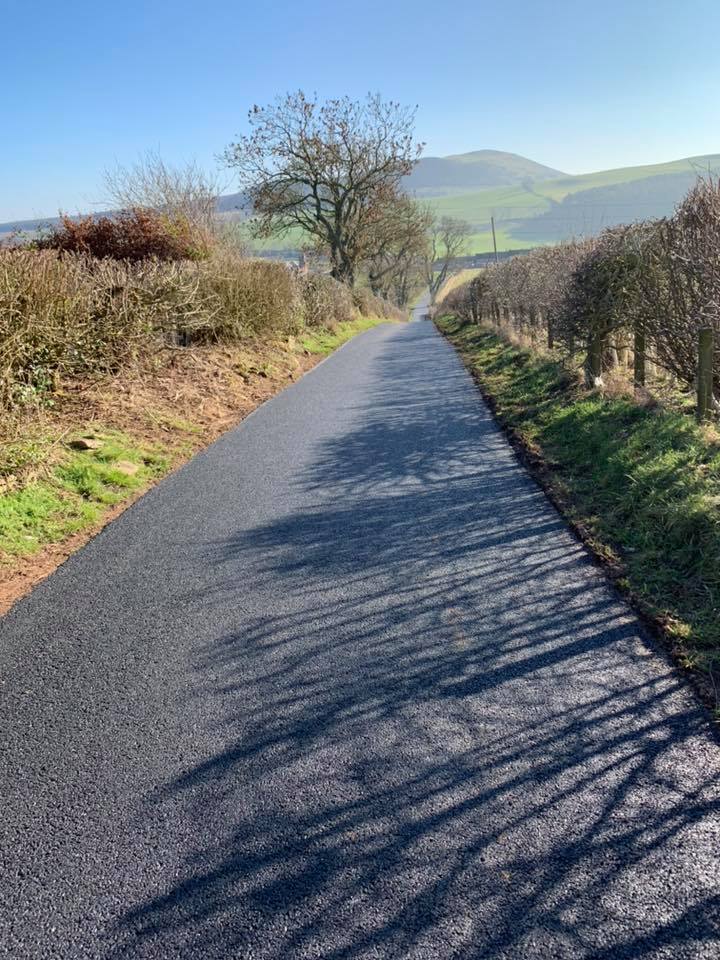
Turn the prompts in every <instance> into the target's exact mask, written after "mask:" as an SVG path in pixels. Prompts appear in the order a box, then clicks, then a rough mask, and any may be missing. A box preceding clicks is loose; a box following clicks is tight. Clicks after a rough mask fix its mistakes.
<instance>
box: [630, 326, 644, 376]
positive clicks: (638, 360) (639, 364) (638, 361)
mask: <svg viewBox="0 0 720 960" xmlns="http://www.w3.org/2000/svg"><path fill="white" fill-rule="evenodd" d="M633 381H634V383H635V386H636V387H644V386H645V331H644V330H641V329H640V327H635V343H634V346H633Z"/></svg>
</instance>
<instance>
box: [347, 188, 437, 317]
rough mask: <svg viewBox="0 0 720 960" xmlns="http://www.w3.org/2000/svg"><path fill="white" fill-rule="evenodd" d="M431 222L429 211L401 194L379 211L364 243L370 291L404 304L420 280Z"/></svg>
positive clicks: (401, 304)
mask: <svg viewBox="0 0 720 960" xmlns="http://www.w3.org/2000/svg"><path fill="white" fill-rule="evenodd" d="M431 224H432V215H431V213H430V212H429V211H428V210H427V209H426V208H424V207H423V206H421V205H420V204H418V203H417V202H416V201H415V200H413V199H412V198H411V197H408V196H406V195H404V194H401V195H399V196H397V198H396V199H395V200H394V201H393V202H391V203H389V204H388V205H387V206H386V207H385V208H384V209H382V210H381V211H380V212H379V215H378V217H377V219H376V221H375V222H374V223H373V224H371V225H370V229H369V236H368V238H367V240H366V243H365V246H366V255H365V264H364V265H365V269H366V271H367V275H368V281H369V283H370V287H371V289H372V291H373V293H375V294H378V295H380V296H382V297H385V298H386V299H389V300H393V301H394V302H395V303H397V304H398V305H399V306H405V304H406V303H407V302H408V301H409V299H410V297H411V295H412V293H413V291H414V289H415V288H416V287H417V286H419V285H420V284H421V283H422V277H423V265H424V263H425V257H426V255H427V249H428V231H429V229H430V227H431Z"/></svg>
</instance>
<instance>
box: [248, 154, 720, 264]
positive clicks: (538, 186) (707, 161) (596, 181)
mask: <svg viewBox="0 0 720 960" xmlns="http://www.w3.org/2000/svg"><path fill="white" fill-rule="evenodd" d="M465 162H473V161H472V154H468V159H467V161H465ZM718 169H720V155H718V154H709V155H707V156H703V157H688V158H686V159H684V160H673V161H671V162H669V163H654V164H646V165H643V166H637V167H619V168H617V169H613V170H598V171H596V172H594V173H583V174H578V175H577V176H566V177H557V178H555V179H552V180H535V181H532V182H531V183H529V184H528V186H527V187H526V186H523V185H522V184H518V185H516V186H503V187H489V188H487V187H486V188H482V189H478V190H469V191H466V192H457V191H455V190H452V189H449V190H448V192H447V193H446V194H445V195H443V196H431V195H429V193H428V192H427V190H423V191H422V193H423V196H422V197H421V199H422V200H423V202H427V203H429V204H430V205H431V206H432V207H433V208H434V209H435V210H436V211H437V213H438V214H439V215H440V216H448V217H456V218H458V219H461V220H467V221H468V222H469V223H470V224H471V225H472V226H473V233H472V235H471V236H470V237H469V240H468V244H467V252H468V253H490V252H491V251H492V249H493V243H492V233H491V232H490V217H491V216H494V217H495V227H496V236H497V244H498V250H500V251H505V250H517V249H523V248H526V247H529V246H537V245H538V244H540V245H542V244H543V243H554V242H556V241H555V240H554V239H553V238H552V237H548V239H547V240H543V239H542V238H541V239H540V240H539V241H538V240H537V239H533V240H528V239H527V237H523V236H521V235H519V234H518V235H517V236H515V234H514V233H513V224H512V222H511V221H514V220H529V219H533V218H534V217H537V216H539V215H540V214H543V213H546V212H547V211H548V210H550V209H551V207H552V205H553V202H555V203H560V202H561V201H562V200H563V199H564V198H565V197H567V196H569V195H570V194H573V193H579V192H581V191H583V190H592V189H594V188H596V187H607V186H613V185H616V184H625V183H631V182H633V181H636V180H644V179H646V178H647V177H657V176H663V175H665V174H677V173H687V172H697V173H702V172H707V171H708V170H715V171H717V170H718ZM237 230H238V233H239V235H240V236H241V237H242V239H243V241H244V242H245V243H246V244H247V245H248V247H249V248H250V249H251V250H253V251H256V252H258V253H260V252H267V251H270V250H293V249H296V248H298V247H300V246H301V245H302V243H303V239H304V237H303V232H302V231H301V230H299V229H293V230H290V231H288V233H287V234H285V235H283V236H282V237H270V238H266V239H263V240H258V239H256V238H253V237H251V235H250V233H249V230H248V227H247V224H239V225H238V226H237ZM305 239H306V238H305Z"/></svg>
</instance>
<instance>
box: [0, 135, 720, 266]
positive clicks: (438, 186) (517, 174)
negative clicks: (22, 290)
mask: <svg viewBox="0 0 720 960" xmlns="http://www.w3.org/2000/svg"><path fill="white" fill-rule="evenodd" d="M708 173H712V174H715V175H718V174H720V154H709V155H706V156H701V157H687V158H685V159H683V160H673V161H671V162H670V163H658V164H650V165H646V166H638V167H621V168H618V169H615V170H600V171H598V172H597V173H585V174H580V175H578V176H570V175H568V174H564V173H560V172H559V171H558V170H553V169H552V168H551V167H546V166H544V165H543V164H540V163H535V162H534V161H533V160H528V159H527V158H526V157H521V156H518V154H514V153H502V152H500V151H497V150H476V151H474V152H472V153H463V154H458V155H456V156H451V157H425V158H423V159H422V160H421V161H420V163H419V164H418V165H417V167H416V169H415V171H414V172H413V174H412V176H411V177H409V178H408V179H407V183H408V186H409V188H410V189H411V191H412V192H413V193H415V194H416V195H417V196H418V197H420V198H423V199H427V201H428V202H429V203H430V204H431V205H432V206H433V207H435V209H436V210H437V211H438V213H439V214H444V215H447V216H454V217H460V218H462V219H463V220H467V221H468V222H469V223H470V224H471V225H472V228H473V235H472V237H471V239H470V242H469V244H468V252H472V253H484V252H487V251H488V250H491V249H492V236H491V233H490V217H491V216H494V217H495V227H496V236H497V240H498V247H499V249H500V250H512V249H518V248H523V247H527V246H529V245H535V244H546V243H556V242H558V241H559V240H564V239H567V238H569V237H572V236H582V235H589V234H593V233H597V232H598V231H599V230H601V229H602V228H603V227H607V226H612V225H614V224H617V223H630V222H632V221H634V220H641V219H646V218H648V217H659V216H666V215H668V214H670V213H672V211H673V209H674V207H675V206H676V205H677V203H678V202H679V201H680V200H681V199H682V197H683V196H684V194H685V193H686V192H687V191H688V189H689V188H690V187H691V186H692V184H693V183H694V181H695V179H696V177H697V176H698V175H700V174H708ZM243 200H244V196H243V194H242V193H233V194H228V195H226V196H223V197H220V198H219V200H218V210H219V211H220V213H221V214H222V216H223V217H225V218H229V219H242V218H243V217H244V216H245V212H244V211H243ZM53 222H54V221H53V218H44V219H38V220H25V221H16V222H14V223H7V224H0V235H2V234H8V233H10V232H12V231H13V230H24V231H27V232H29V233H32V231H34V230H36V229H38V228H39V227H40V226H42V225H46V224H49V223H53ZM248 242H249V243H251V245H253V244H254V243H255V242H254V241H248ZM297 242H298V241H297V238H295V239H294V240H293V239H292V238H291V237H282V238H280V237H279V238H275V239H271V240H267V241H263V242H262V243H261V244H258V245H257V246H256V249H262V250H274V249H286V248H288V247H289V246H292V245H293V243H297Z"/></svg>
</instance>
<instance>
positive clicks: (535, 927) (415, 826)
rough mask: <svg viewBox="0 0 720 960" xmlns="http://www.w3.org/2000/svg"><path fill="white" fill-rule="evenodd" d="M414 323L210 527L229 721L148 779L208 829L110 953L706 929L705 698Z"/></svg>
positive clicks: (703, 937) (544, 942)
mask: <svg viewBox="0 0 720 960" xmlns="http://www.w3.org/2000/svg"><path fill="white" fill-rule="evenodd" d="M418 326H419V327H420V329H419V330H415V331H413V334H412V341H411V342H410V343H409V344H406V345H405V347H404V348H403V349H396V350H389V351H387V353H386V354H385V355H383V357H382V358H381V359H380V360H379V361H378V368H377V371H376V381H375V387H374V389H373V391H372V393H370V394H369V395H368V396H367V397H366V398H365V400H364V402H363V403H362V405H361V406H359V407H358V408H357V409H356V410H355V417H354V427H353V429H352V430H350V431H349V432H348V433H347V434H346V435H344V436H342V437H333V438H331V439H329V440H327V441H326V442H324V443H323V444H322V445H321V446H320V447H319V448H318V449H317V450H316V451H315V456H314V459H313V463H312V466H311V467H310V468H309V469H307V470H306V471H304V472H303V473H302V474H301V475H300V476H299V477H298V478H297V488H298V501H297V505H296V506H295V507H293V509H291V510H290V511H289V512H287V514H286V515H284V516H278V517H274V518H271V519H269V520H268V521H267V522H265V523H262V524H260V525H258V526H257V527H256V528H254V529H252V530H249V531H243V532H241V533H239V534H238V536H237V537H236V538H233V539H231V540H230V541H227V542H223V543H210V544H208V543H204V544H198V561H199V562H204V563H208V564H211V565H212V566H213V569H214V571H215V572H216V574H217V576H216V577H215V578H214V586H213V589H212V590H211V591H209V592H206V593H204V595H203V600H204V601H205V604H210V610H211V611H212V605H213V604H217V606H218V609H220V610H223V611H225V614H224V616H223V617H222V618H220V619H222V620H223V622H226V621H227V614H226V611H227V606H228V604H232V603H233V602H235V601H237V609H236V611H235V614H234V619H235V626H234V628H233V629H232V630H231V631H229V632H227V631H224V632H223V633H222V634H220V635H216V636H211V637H210V639H209V640H207V641H206V642H203V643H202V644H200V645H199V646H198V651H197V658H196V662H195V664H194V667H195V673H194V686H193V689H192V690H191V692H190V694H189V696H190V697H191V702H190V703H189V705H188V712H189V713H190V714H191V715H195V716H197V717H198V718H199V721H198V722H199V723H203V722H205V725H206V728H207V729H206V730H205V740H204V742H206V743H208V744H215V747H214V748H208V753H207V756H206V758H205V760H204V761H203V762H200V763H197V764H195V765H193V766H192V767H191V768H190V769H187V770H185V771H184V772H183V773H182V774H180V775H179V776H178V777H177V779H176V780H174V781H173V782H171V783H168V784H166V785H165V787H164V788H163V789H162V790H161V791H159V792H158V793H157V794H154V795H153V796H151V797H148V798H147V800H146V802H147V803H148V804H152V805H154V806H155V807H157V806H158V805H159V806H161V807H162V806H163V805H164V806H166V807H167V810H168V816H170V817H172V816H178V815H182V816H185V817H189V818H192V821H193V822H194V824H195V828H196V849H195V852H194V855H193V856H192V858H190V859H189V860H188V861H187V862H185V863H182V864H181V865H180V872H179V875H178V876H177V877H176V878H175V879H174V880H173V881H171V882H169V884H168V888H167V889H166V890H163V891H158V892H157V896H155V897H154V898H152V899H149V900H148V901H147V902H145V903H142V904H137V905H135V906H134V908H133V909H132V910H131V911H129V912H128V915H127V916H126V917H125V919H124V921H123V930H124V933H125V942H124V947H123V951H121V952H120V953H118V954H117V955H118V956H119V955H121V954H122V955H126V956H137V957H141V956H143V955H144V954H145V952H147V954H148V955H153V956H157V955H161V954H162V951H163V950H165V951H166V953H165V955H168V956H175V955H178V956H198V957H204V958H221V957H222V958H227V957H238V958H240V957H257V958H267V960H270V958H272V960H281V958H295V957H322V958H327V960H350V958H358V957H363V958H364V957H403V958H405V957H413V958H415V957H417V958H420V957H438V958H440V957H442V958H446V957H447V958H450V957H453V958H455V957H457V958H460V957H467V958H470V957H483V958H501V957H502V958H508V957H510V958H519V957H535V956H538V957H539V956H553V957H568V958H570V957H572V958H580V957H588V958H589V957H593V958H597V960H601V958H602V960H610V958H631V957H632V958H640V957H642V958H650V957H653V958H656V957H657V958H659V957H710V956H716V955H717V948H718V944H719V943H720V929H719V926H718V917H719V916H720V895H719V891H720V886H719V885H718V857H717V854H718V837H719V835H720V829H719V820H718V804H719V802H720V787H719V785H718V773H719V772H720V763H719V761H718V751H717V747H716V745H715V743H714V741H713V740H712V739H711V738H710V736H709V734H708V732H707V727H706V720H705V717H704V715H703V713H702V712H701V710H700V709H699V708H698V707H697V706H696V705H695V703H694V702H693V700H692V698H691V697H690V695H689V694H688V693H687V692H686V691H685V690H684V689H683V687H682V685H681V684H680V682H679V680H678V679H677V677H676V676H675V674H674V673H673V671H672V669H671V668H670V666H669V665H668V663H667V662H666V661H665V660H664V659H663V658H662V657H661V656H659V655H657V654H655V653H652V652H651V651H650V650H649V648H648V647H647V645H646V643H645V641H643V640H642V639H641V638H640V637H639V636H638V631H637V625H636V624H635V622H634V621H633V619H632V618H631V617H630V616H629V615H628V614H627V613H626V612H625V611H624V610H623V608H622V606H621V605H620V604H618V602H617V601H616V600H614V598H612V596H611V595H610V594H609V592H608V590H607V588H606V586H605V585H604V584H603V582H602V580H601V578H600V577H599V575H598V572H597V571H596V570H595V568H594V567H593V565H592V564H591V562H590V561H589V560H588V558H587V557H586V555H585V553H584V552H583V550H582V548H581V547H580V546H579V545H578V544H576V543H575V542H574V541H573V540H572V539H571V538H570V537H569V535H568V534H567V532H566V531H565V529H564V526H563V524H562V522H561V521H560V519H559V517H558V516H557V515H556V514H555V513H554V511H553V510H552V509H551V508H550V507H549V506H548V505H547V503H546V502H545V500H544V499H543V497H542V495H541V494H540V492H539V491H538V490H537V488H536V487H535V486H534V484H533V483H532V482H531V481H530V480H529V479H528V478H527V477H526V476H525V475H524V474H523V473H522V472H521V471H519V468H518V467H517V464H516V463H515V461H514V459H513V456H512V454H511V452H510V451H509V449H508V447H507V445H506V444H505V442H504V440H503V439H502V438H501V437H500V435H499V434H498V433H497V431H496V429H495V428H494V426H493V424H492V423H491V422H490V420H489V419H488V418H487V415H486V414H485V413H484V411H483V410H482V408H481V407H480V406H479V405H478V404H477V403H476V401H475V398H474V397H473V396H472V394H471V393H470V391H469V390H468V388H467V383H466V380H465V378H464V374H463V373H462V372H461V371H460V369H459V367H457V366H456V365H455V364H454V363H450V362H448V363H446V364H441V365H438V362H437V344H435V343H434V342H433V340H432V337H433V336H434V334H432V332H431V331H430V330H429V329H425V327H424V325H418ZM408 339H410V338H409V335H408ZM439 366H440V368H441V374H442V376H441V377H439V376H438V367H439ZM204 616H207V607H205V612H204ZM208 622H209V623H210V625H211V624H212V622H213V619H212V616H210V618H209V621H208ZM198 635H200V632H199V631H198ZM204 635H205V636H207V630H205V633H204ZM203 717H206V718H207V719H206V720H205V721H203V719H202V718H203Z"/></svg>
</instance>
